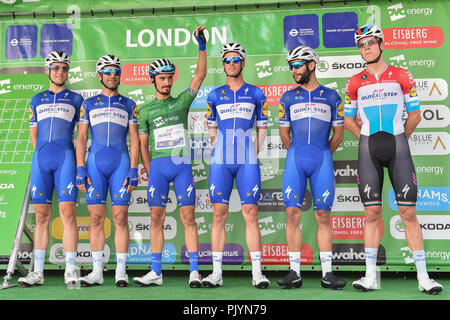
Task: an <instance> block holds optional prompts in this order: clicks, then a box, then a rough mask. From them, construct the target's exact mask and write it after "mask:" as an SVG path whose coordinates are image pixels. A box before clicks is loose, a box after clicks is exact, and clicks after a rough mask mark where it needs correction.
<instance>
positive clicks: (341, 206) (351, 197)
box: [331, 188, 364, 212]
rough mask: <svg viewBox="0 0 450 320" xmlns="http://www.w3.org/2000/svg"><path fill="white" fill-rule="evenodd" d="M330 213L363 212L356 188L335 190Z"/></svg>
mask: <svg viewBox="0 0 450 320" xmlns="http://www.w3.org/2000/svg"><path fill="white" fill-rule="evenodd" d="M331 211H332V212H335V211H339V212H342V211H344V212H348V211H362V212H363V211H364V206H363V204H362V202H361V197H360V196H359V191H358V188H336V190H335V194H334V202H333V207H332V208H331Z"/></svg>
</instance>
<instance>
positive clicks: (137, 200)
mask: <svg viewBox="0 0 450 320" xmlns="http://www.w3.org/2000/svg"><path fill="white" fill-rule="evenodd" d="M144 171H145V170H144ZM177 205H178V200H177V197H176V195H175V192H174V191H173V190H169V194H168V196H167V203H166V212H169V213H170V212H174V211H175V210H176V208H177ZM128 212H130V213H148V214H149V215H150V208H149V206H148V198H147V190H134V191H133V193H132V194H131V200H130V206H129V207H128Z"/></svg>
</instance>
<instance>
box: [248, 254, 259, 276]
mask: <svg viewBox="0 0 450 320" xmlns="http://www.w3.org/2000/svg"><path fill="white" fill-rule="evenodd" d="M250 257H251V258H252V275H253V276H256V275H260V274H261V251H252V252H250Z"/></svg>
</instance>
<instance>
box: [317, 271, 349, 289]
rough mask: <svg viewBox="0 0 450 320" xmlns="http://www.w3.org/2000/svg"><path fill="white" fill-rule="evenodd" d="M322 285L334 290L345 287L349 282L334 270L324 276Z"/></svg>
mask: <svg viewBox="0 0 450 320" xmlns="http://www.w3.org/2000/svg"><path fill="white" fill-rule="evenodd" d="M321 283H322V287H324V288H330V289H333V290H339V289H342V288H343V287H345V285H346V284H347V282H346V281H345V280H342V279H339V278H338V277H336V276H335V275H334V274H333V273H332V272H327V273H326V274H325V277H323V278H322V281H321Z"/></svg>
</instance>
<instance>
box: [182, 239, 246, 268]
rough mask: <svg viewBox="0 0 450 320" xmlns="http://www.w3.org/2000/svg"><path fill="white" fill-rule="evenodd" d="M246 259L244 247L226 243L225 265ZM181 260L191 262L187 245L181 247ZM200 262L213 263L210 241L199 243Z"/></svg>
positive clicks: (223, 261)
mask: <svg viewBox="0 0 450 320" xmlns="http://www.w3.org/2000/svg"><path fill="white" fill-rule="evenodd" d="M243 261H244V248H243V247H242V246H241V245H240V244H238V243H226V244H225V247H224V251H223V258H222V264H223V265H239V264H241V263H242V262H243ZM181 262H182V263H184V264H189V255H188V252H187V250H186V245H184V246H183V247H182V248H181ZM198 264H209V265H212V248H211V244H210V243H199V244H198Z"/></svg>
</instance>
